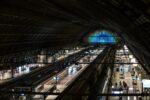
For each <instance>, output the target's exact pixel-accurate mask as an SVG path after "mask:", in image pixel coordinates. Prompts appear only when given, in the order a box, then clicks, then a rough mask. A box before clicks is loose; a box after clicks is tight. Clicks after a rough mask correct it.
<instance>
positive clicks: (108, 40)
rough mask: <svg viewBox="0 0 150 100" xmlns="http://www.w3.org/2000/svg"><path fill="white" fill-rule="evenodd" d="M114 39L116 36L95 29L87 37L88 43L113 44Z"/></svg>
mask: <svg viewBox="0 0 150 100" xmlns="http://www.w3.org/2000/svg"><path fill="white" fill-rule="evenodd" d="M116 41H117V40H116V37H115V36H114V35H113V34H112V33H109V32H107V31H100V32H98V31H96V32H95V33H94V34H92V35H91V36H90V37H89V42H90V43H100V44H115V43H116Z"/></svg>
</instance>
